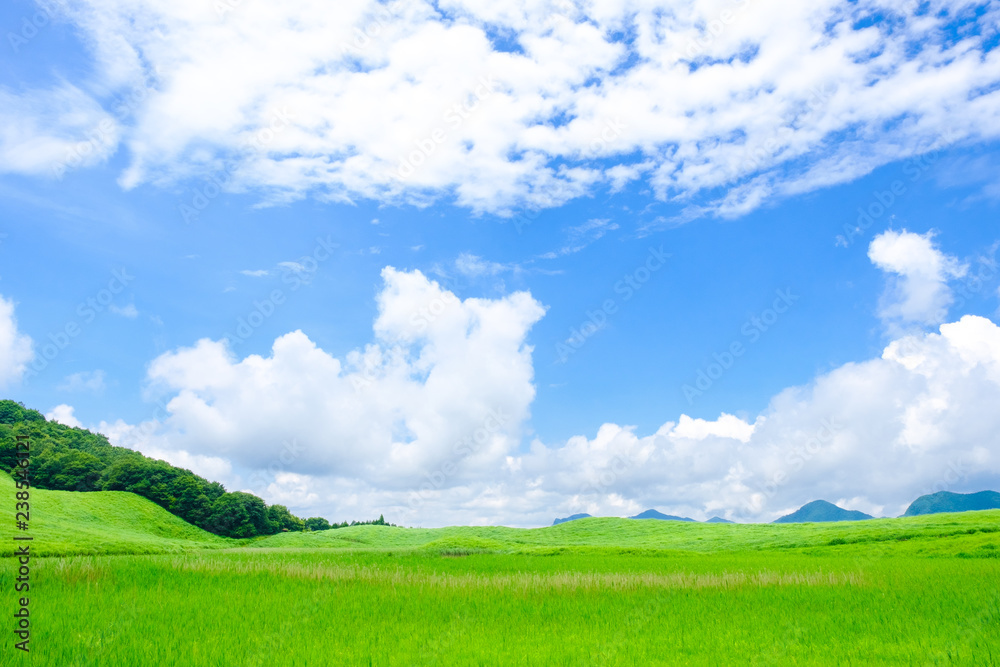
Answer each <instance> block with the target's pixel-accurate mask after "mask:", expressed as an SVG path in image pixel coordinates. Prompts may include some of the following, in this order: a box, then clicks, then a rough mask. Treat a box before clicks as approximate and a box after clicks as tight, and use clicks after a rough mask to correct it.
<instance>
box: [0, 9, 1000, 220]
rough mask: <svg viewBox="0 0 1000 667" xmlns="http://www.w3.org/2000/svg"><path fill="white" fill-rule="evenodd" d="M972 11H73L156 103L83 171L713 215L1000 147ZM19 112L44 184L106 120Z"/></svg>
mask: <svg viewBox="0 0 1000 667" xmlns="http://www.w3.org/2000/svg"><path fill="white" fill-rule="evenodd" d="M223 6H225V7H229V5H223ZM978 11H979V10H977V9H976V8H974V7H973V6H972V5H969V4H968V3H964V2H957V1H946V0H935V2H933V3H932V4H931V5H930V6H929V7H925V6H924V5H921V4H919V3H916V2H907V3H902V4H900V3H899V2H889V1H888V0H862V1H861V2H851V3H848V2H834V1H833V0H820V1H819V2H810V3H797V4H794V5H792V4H789V3H787V2H783V1H781V0H758V1H757V2H754V3H752V6H751V5H748V4H746V3H743V4H740V3H735V4H732V5H725V4H720V3H719V2H717V1H716V0H681V1H680V2H677V3H674V4H673V5H672V6H671V7H670V8H669V10H664V7H663V5H662V3H658V2H652V1H651V0H627V1H625V2H620V3H607V2H599V3H589V4H586V5H584V6H577V5H576V4H571V3H559V2H556V3H551V2H539V3H520V2H510V1H507V2H492V3H483V2H479V1H476V0H448V1H447V2H440V3H430V2H428V1H427V0H393V1H391V2H388V3H379V2H376V1H375V0H357V1H356V2H348V3H343V4H341V5H339V6H338V11H336V12H330V11H329V8H328V7H327V5H326V4H324V3H321V2H315V1H313V0H301V1H300V2H296V3H292V4H274V3H241V4H240V5H239V6H238V7H235V8H232V11H224V12H217V11H216V10H215V5H213V4H212V3H207V4H205V3H203V4H199V3H176V2H171V1H169V0H151V1H150V2H145V3H142V5H141V7H140V6H138V5H136V4H135V3H134V2H132V1H131V0H81V2H79V3H74V4H73V5H72V6H71V7H67V9H66V13H67V18H68V19H69V20H71V21H73V22H75V23H76V25H77V26H78V28H79V29H80V30H81V32H82V33H83V34H84V35H85V39H86V40H87V41H88V43H89V44H90V45H92V47H93V49H94V50H95V53H96V63H95V66H94V69H95V70H96V71H97V77H98V81H97V83H96V84H95V85H94V86H93V87H94V88H95V89H103V90H113V91H116V92H121V93H123V94H128V93H130V92H138V93H141V94H139V95H137V96H135V97H134V100H133V98H129V99H130V101H129V103H128V104H127V105H126V107H127V109H126V112H125V113H123V114H121V119H120V121H118V122H119V123H121V124H124V125H127V127H125V128H123V129H121V130H119V129H118V125H117V124H116V125H115V126H114V127H113V128H112V131H110V132H108V133H107V137H106V138H105V139H102V143H101V144H100V149H99V150H95V151H94V157H93V158H88V159H89V160H98V159H103V158H104V157H105V156H106V155H107V153H108V151H110V150H112V148H111V147H113V146H115V145H116V144H117V142H118V141H120V140H121V139H120V137H125V139H124V147H125V148H126V149H127V154H128V160H129V166H128V168H127V170H126V172H125V173H124V174H123V175H122V179H121V180H122V183H123V184H124V185H126V186H127V187H132V186H135V185H137V184H140V183H145V182H153V183H169V182H172V181H175V180H177V179H183V178H187V177H202V176H206V175H212V174H215V175H219V174H222V175H224V176H225V179H223V180H228V179H230V178H231V180H230V184H229V185H228V186H227V187H228V188H229V189H231V190H234V191H237V190H240V191H241V190H245V189H248V188H258V189H260V190H262V191H263V192H264V197H266V198H268V199H270V200H273V201H287V200H289V199H295V198H299V197H303V196H308V195H310V194H313V195H315V196H317V197H319V198H321V199H330V200H335V201H352V200H356V199H358V198H370V199H374V200H378V201H381V202H390V203H401V202H409V203H412V204H416V205H426V204H428V203H430V202H432V201H434V200H436V199H439V198H448V199H454V201H456V202H457V203H458V204H459V205H461V206H465V207H469V208H471V209H473V210H476V211H495V212H505V211H509V210H512V209H514V208H517V207H533V208H544V207H549V206H556V205H559V204H561V203H563V202H566V201H568V200H570V199H573V198H576V197H580V196H584V195H588V194H590V193H592V192H593V190H594V188H595V187H596V186H598V185H601V184H604V185H607V186H608V187H610V188H612V189H620V188H622V187H624V186H625V185H626V184H627V183H629V182H632V181H636V180H638V179H644V180H645V183H646V184H647V185H648V186H650V187H651V188H652V190H653V191H654V192H655V193H656V195H657V196H659V197H661V198H664V199H678V200H684V201H686V200H689V199H691V198H692V197H695V196H700V197H701V198H702V199H704V200H706V201H703V202H701V203H702V204H704V207H703V208H702V209H700V210H702V211H703V213H707V214H712V213H714V214H717V215H721V216H736V215H741V214H743V213H745V212H747V211H749V210H751V209H753V208H754V207H756V206H759V205H761V204H762V203H764V202H766V201H768V200H773V199H775V198H780V197H786V196H790V195H794V194H797V193H801V192H806V191H809V190H813V189H816V188H822V187H826V186H829V185H831V184H834V183H841V182H845V181H849V180H852V179H854V178H857V177H859V176H861V175H864V174H867V173H869V172H871V171H872V170H873V169H875V168H876V167H878V166H880V165H883V164H886V163H888V162H892V161H895V160H900V159H904V158H906V157H909V156H913V155H916V154H920V153H923V152H926V151H930V150H934V149H936V148H939V147H942V146H946V145H951V144H956V143H962V142H969V141H981V140H992V139H995V138H996V137H997V135H998V131H1000V130H998V128H1000V126H998V124H997V123H996V122H995V119H996V116H997V113H998V112H1000V88H998V86H997V83H998V82H1000V52H998V51H997V50H996V49H992V50H987V49H988V45H989V44H990V40H992V39H994V35H995V34H996V30H995V25H996V19H997V11H996V10H994V9H992V8H989V9H987V10H986V11H983V12H980V13H979V14H977V12H978ZM871 17H883V18H884V20H883V21H871V20H868V19H870V18H871ZM854 26H863V27H857V28H855V27H854ZM366 30H367V31H368V33H367V34H366V32H365V31H366ZM496 34H503V35H505V37H506V41H508V42H509V43H511V44H513V45H514V48H513V49H503V50H501V49H499V48H498V47H497V46H496V45H495V44H494V43H493V41H492V37H491V36H492V35H496ZM626 36H627V37H626ZM206 45H211V46H210V48H206ZM82 85H83V84H82V83H81V86H82ZM4 95H5V98H4V104H2V105H0V107H2V108H4V109H9V110H11V111H10V112H9V113H8V114H7V115H8V116H9V118H8V119H7V121H8V122H5V123H4V124H3V125H4V126H5V127H7V128H8V129H7V130H6V134H5V135H4V139H3V141H2V143H0V146H2V148H0V151H2V154H3V155H5V156H7V157H8V159H5V160H4V161H3V162H4V164H6V165H8V168H9V169H11V170H16V171H22V172H29V173H36V172H38V171H40V170H43V169H44V168H46V165H48V164H50V163H51V162H52V161H53V160H55V159H59V158H61V157H62V156H63V155H64V154H65V152H66V149H67V147H68V146H71V145H72V144H73V142H74V141H80V137H82V136H85V134H86V132H87V130H88V129H90V128H94V127H96V126H97V125H98V124H99V122H100V119H101V118H102V113H103V112H102V111H101V110H100V109H99V108H98V107H97V106H96V104H95V103H94V102H93V101H92V100H91V99H90V97H89V96H87V95H86V94H84V93H81V92H80V91H79V89H78V88H74V87H72V86H71V85H69V84H67V85H66V86H65V87H64V88H61V89H58V90H55V91H50V92H45V93H37V92H29V93H26V94H23V95H17V94H14V93H4ZM50 109H54V110H56V111H55V112H53V113H54V118H50V117H49V116H52V115H53V114H50V113H48V110H50ZM64 109H66V110H67V111H63V110H64ZM11 128H13V129H11ZM28 148H31V150H27V149H28ZM36 149H37V150H36ZM227 160H228V162H227ZM418 163H419V164H418ZM401 172H403V173H401ZM720 188H721V191H722V192H724V193H726V194H723V195H722V196H721V197H719V198H718V199H714V198H715V197H716V195H715V194H714V193H715V192H717V191H719V189H720ZM689 210H691V211H694V210H698V209H695V208H692V209H689Z"/></svg>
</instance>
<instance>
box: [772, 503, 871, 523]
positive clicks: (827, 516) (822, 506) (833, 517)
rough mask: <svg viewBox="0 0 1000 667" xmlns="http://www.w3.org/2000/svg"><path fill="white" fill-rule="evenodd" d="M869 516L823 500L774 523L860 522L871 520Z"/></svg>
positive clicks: (807, 504)
mask: <svg viewBox="0 0 1000 667" xmlns="http://www.w3.org/2000/svg"><path fill="white" fill-rule="evenodd" d="M871 518H872V516H871V515H870V514H865V513H864V512H858V511H856V510H845V509H843V508H841V507H837V506H836V505H834V504H833V503H828V502H826V501H825V500H814V501H812V502H811V503H806V504H805V505H803V506H802V507H800V508H799V509H797V510H796V511H794V512H792V513H791V514H787V515H785V516H783V517H781V518H780V519H776V520H775V521H774V523H806V522H812V521H862V520H863V519H871Z"/></svg>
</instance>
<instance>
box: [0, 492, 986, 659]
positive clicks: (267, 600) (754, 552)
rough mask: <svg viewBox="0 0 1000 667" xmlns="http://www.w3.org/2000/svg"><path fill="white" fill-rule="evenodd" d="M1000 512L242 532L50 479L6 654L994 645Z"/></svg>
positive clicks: (795, 652) (750, 655)
mask: <svg viewBox="0 0 1000 667" xmlns="http://www.w3.org/2000/svg"><path fill="white" fill-rule="evenodd" d="M0 485H3V487H4V488H5V489H9V490H10V491H11V492H12V491H13V488H12V486H13V485H12V483H11V482H10V480H9V478H5V479H0ZM4 495H5V497H12V493H5V494H4ZM8 524H9V522H4V525H3V529H2V530H0V538H2V542H0V544H3V548H4V552H5V554H9V553H11V551H12V549H11V548H10V546H9V545H11V544H13V540H12V537H13V531H12V530H11V526H10V525H8ZM998 530H1000V511H988V512H968V513H964V514H939V515H931V516H924V517H914V518H909V519H889V520H877V521H867V522H857V523H842V524H791V525H718V524H687V523H677V522H659V521H631V520H621V519H586V520H582V521H574V522H570V523H566V524H562V525H559V526H554V527H549V528H540V529H533V530H520V529H511V528H444V529H405V528H391V527H380V526H358V527H354V528H344V529H339V530H333V531H324V532H321V533H284V534H280V535H275V536H272V537H267V538H259V539H255V540H250V541H239V540H224V539H221V538H217V537H214V536H212V535H209V534H207V533H204V532H202V531H200V530H198V529H196V528H193V527H191V526H188V525H187V524H184V523H183V522H181V521H179V520H178V519H176V518H174V517H172V516H171V515H169V514H167V513H166V512H164V511H163V510H162V509H160V508H159V507H157V506H155V505H153V504H152V503H149V502H147V501H145V500H142V499H140V498H138V497H135V496H132V495H130V494H125V493H88V494H82V493H69V492H58V491H53V492H45V491H39V490H33V491H32V519H31V531H30V534H31V535H32V536H33V537H34V538H35V541H34V542H33V544H32V549H33V552H34V553H36V554H39V555H41V554H48V555H47V556H46V557H44V558H35V559H34V560H33V562H32V601H31V613H32V644H31V645H32V652H31V654H30V656H24V655H20V652H15V651H13V650H12V639H11V637H10V636H8V637H5V638H4V642H5V646H4V649H3V651H2V652H0V661H2V662H0V664H4V665H6V664H12V665H13V664H32V665H53V666H66V667H69V666H73V665H81V666H82V665H102V666H103V665H122V666H132V665H227V666H228V665H251V666H260V667H264V666H269V665H321V666H322V665H453V664H455V665H508V664H509V665H648V664H654V665H655V664H659V665H731V664H732V665H871V664H876V665H878V664H899V665H948V664H961V665H995V664H1000V532H998ZM7 561H8V562H12V560H11V559H9V558H8V559H7ZM12 572H13V568H11V567H7V568H5V569H4V571H3V573H2V575H0V582H2V588H3V590H4V591H5V592H6V593H7V595H5V604H6V605H7V607H6V609H5V610H12V609H13V604H14V601H13V593H12V592H11V587H12V583H13V574H12ZM8 618H9V615H8Z"/></svg>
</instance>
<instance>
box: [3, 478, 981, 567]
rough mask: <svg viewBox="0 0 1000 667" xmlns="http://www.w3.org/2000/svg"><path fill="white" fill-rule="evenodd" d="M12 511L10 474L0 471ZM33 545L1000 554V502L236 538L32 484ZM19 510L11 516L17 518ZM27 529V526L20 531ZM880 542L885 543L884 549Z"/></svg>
mask: <svg viewBox="0 0 1000 667" xmlns="http://www.w3.org/2000/svg"><path fill="white" fill-rule="evenodd" d="M0 489H2V491H3V493H2V495H3V496H4V497H6V498H8V499H10V502H11V509H13V504H12V503H13V498H14V492H15V488H14V481H13V480H12V479H11V478H10V477H9V476H8V475H6V474H2V475H0ZM30 502H31V520H30V529H29V531H28V532H27V533H26V534H27V535H30V536H32V537H33V538H34V541H33V542H32V552H33V553H35V554H37V555H73V554H155V553H182V552H191V551H198V550H203V549H225V548H249V549H251V550H256V549H265V550H273V549H278V550H286V549H290V550H301V549H309V550H313V549H324V550H325V549H334V550H344V551H347V550H376V551H382V550H418V551H425V552H430V553H440V554H444V555H448V554H454V555H462V554H471V553H561V552H565V551H579V550H583V551H588V550H593V549H599V550H601V549H609V548H610V549H614V550H619V551H638V552H647V551H655V552H660V553H668V552H672V553H679V552H690V553H738V552H757V551H769V550H803V549H804V550H815V549H820V550H822V551H824V552H826V551H842V550H844V549H848V550H850V549H851V548H852V547H856V546H864V547H865V548H870V547H871V546H873V545H875V546H878V545H881V547H885V548H888V549H891V550H893V551H898V552H906V553H921V554H930V555H934V554H952V555H954V554H957V553H967V554H969V555H973V556H983V557H997V556H998V555H1000V553H998V551H1000V550H998V546H1000V510H990V511H980V512H962V513H956V514H932V515H926V516H916V517H907V518H899V519H872V520H869V521H863V522H857V521H849V522H829V523H815V524H719V523H700V522H687V521H684V522H681V521H635V520H632V519H619V518H585V519H577V520H575V521H570V522H567V523H564V524H559V525H556V526H549V527H545V528H529V529H526V528H507V527H503V526H461V527H449V528H400V527H396V526H378V525H359V526H351V527H348V528H340V529H338V530H324V531H315V532H288V533H279V534H277V535H271V536H266V537H257V538H251V539H243V540H236V539H230V538H223V537H218V536H216V535H212V534H211V533H208V532H206V531H203V530H201V529H200V528H197V527H195V526H192V525H190V524H188V523H185V522H184V521H183V520H181V519H179V518H177V517H175V516H173V515H172V514H170V513H169V512H167V511H166V510H164V509H163V508H161V507H159V506H157V505H156V504H155V503H153V502H151V501H149V500H146V499H145V498H142V497H140V496H137V495H135V494H132V493H127V492H122V491H99V492H87V493H83V492H73V491H47V490H43V489H32V490H31V500H30ZM12 518H13V517H11V519H12ZM15 532H16V531H15V530H14V525H13V521H12V520H9V521H0V554H3V555H9V554H11V553H13V552H14V544H15V543H14V541H13V539H12V538H13V536H14V533H15ZM19 534H25V533H19ZM881 547H880V548H881Z"/></svg>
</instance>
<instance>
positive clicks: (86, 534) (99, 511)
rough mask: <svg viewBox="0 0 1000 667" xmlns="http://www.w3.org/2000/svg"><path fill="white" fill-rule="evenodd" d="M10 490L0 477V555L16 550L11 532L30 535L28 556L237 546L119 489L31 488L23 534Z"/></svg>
mask: <svg viewBox="0 0 1000 667" xmlns="http://www.w3.org/2000/svg"><path fill="white" fill-rule="evenodd" d="M15 492H16V488H15V485H14V480H13V479H11V477H10V476H9V475H6V474H0V497H2V498H3V499H4V506H5V507H4V510H5V511H6V513H7V516H5V517H4V519H3V520H2V521H0V554H2V555H9V554H12V553H14V551H15V550H16V548H15V542H14V540H13V539H12V538H13V537H14V534H15V533H17V534H18V535H30V536H31V537H33V538H34V539H33V540H32V543H31V545H32V553H35V554H38V555H68V554H120V553H132V554H145V553H170V552H181V551H189V550H192V549H211V548H220V547H228V546H234V545H238V544H241V542H240V541H238V540H230V539H226V538H222V537H217V536H215V535H212V534H211V533H207V532H205V531H204V530H201V529H200V528H196V527H194V526H192V525H191V524H189V523H187V522H185V521H184V520H182V519H179V518H177V517H175V516H174V515H173V514H170V513H169V512H167V511H166V510H164V509H163V508H162V507H159V506H158V505H156V504H155V503H153V502H151V501H149V500H146V499H145V498H142V497H140V496H137V495H135V494H134V493H126V492H124V491H99V492H92V493H75V492H72V491H46V490H43V489H31V498H30V512H31V519H30V521H29V525H30V528H29V530H28V532H26V533H24V532H21V531H18V530H17V529H16V528H15V526H14V503H15V502H16V500H15V496H14V494H15Z"/></svg>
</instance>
